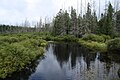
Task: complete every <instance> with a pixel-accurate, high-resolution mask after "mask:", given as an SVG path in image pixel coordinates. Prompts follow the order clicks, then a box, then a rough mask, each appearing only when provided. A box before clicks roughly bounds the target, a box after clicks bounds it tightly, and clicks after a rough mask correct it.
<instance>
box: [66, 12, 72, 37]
mask: <svg viewBox="0 0 120 80" xmlns="http://www.w3.org/2000/svg"><path fill="white" fill-rule="evenodd" d="M64 21H65V24H64V25H65V34H67V35H68V34H70V28H71V26H70V16H69V13H67V11H65V13H64Z"/></svg>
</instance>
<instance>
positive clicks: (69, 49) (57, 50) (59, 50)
mask: <svg viewBox="0 0 120 80" xmlns="http://www.w3.org/2000/svg"><path fill="white" fill-rule="evenodd" d="M53 50H54V54H55V55H56V57H57V60H58V61H59V63H60V65H61V66H62V63H64V62H68V60H69V58H71V67H72V68H73V67H74V66H76V59H77V57H83V59H84V61H85V62H86V64H87V68H88V69H89V67H90V62H91V61H95V57H96V54H89V51H88V50H87V49H85V48H83V47H81V46H79V45H78V44H56V45H55V46H54V48H53Z"/></svg>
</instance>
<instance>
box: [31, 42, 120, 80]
mask: <svg viewBox="0 0 120 80" xmlns="http://www.w3.org/2000/svg"><path fill="white" fill-rule="evenodd" d="M54 47H56V46H55V45H53V44H50V45H49V47H48V50H47V51H46V54H45V56H46V57H45V59H44V60H42V61H41V62H40V63H39V65H38V67H37V68H36V72H35V73H33V74H32V75H31V76H30V77H29V80H111V79H113V78H118V75H117V70H118V67H119V66H118V64H117V63H114V62H111V63H106V62H101V61H100V60H99V57H100V54H99V53H97V54H95V55H96V56H95V57H93V56H92V57H90V56H91V55H88V54H87V57H86V58H85V55H84V53H83V55H80V56H75V63H76V64H75V66H72V63H73V62H72V61H73V60H72V58H73V56H74V55H73V54H74V52H72V51H71V52H69V53H68V54H69V59H68V60H67V61H64V60H63V61H59V60H60V59H59V60H58V59H57V58H58V56H59V55H58V54H56V55H55V53H54V49H55V48H54ZM59 47H60V46H59ZM70 49H71V48H70ZM57 50H60V51H58V52H59V54H60V53H61V54H62V53H64V50H66V49H64V47H62V50H63V51H62V50H61V49H57ZM78 50H79V49H78ZM75 52H76V51H75ZM78 52H79V51H78ZM79 54H82V53H79ZM91 54H92V53H91ZM88 58H89V59H88ZM91 58H94V59H93V60H91Z"/></svg>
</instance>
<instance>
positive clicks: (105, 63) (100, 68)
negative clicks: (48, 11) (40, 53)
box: [53, 44, 120, 79]
mask: <svg viewBox="0 0 120 80" xmlns="http://www.w3.org/2000/svg"><path fill="white" fill-rule="evenodd" d="M53 51H54V52H53V54H54V55H55V56H56V58H57V60H58V62H59V63H60V65H61V68H62V67H63V66H64V65H65V64H66V65H67V64H70V65H69V67H71V68H72V69H74V68H76V69H74V70H75V71H76V72H77V73H76V75H78V76H80V74H81V75H82V77H83V75H84V76H85V75H88V73H89V75H88V76H90V75H92V74H93V76H94V78H97V77H99V78H102V79H104V77H103V76H109V75H111V74H112V77H114V76H116V74H114V73H115V72H116V70H117V67H116V64H115V63H117V62H120V58H118V57H119V56H118V55H115V54H114V55H113V54H106V53H102V54H99V55H98V54H97V53H90V51H89V50H87V49H86V48H83V47H81V46H79V45H78V44H55V45H54V47H53ZM78 59H79V60H80V62H79V61H78ZM81 60H83V64H82V63H81V62H82V61H81ZM78 64H79V65H78ZM70 70H71V69H70ZM95 75H96V76H97V77H95ZM80 77H81V76H80ZM83 78H84V77H83Z"/></svg>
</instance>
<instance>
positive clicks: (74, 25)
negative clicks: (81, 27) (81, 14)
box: [71, 7, 78, 36]
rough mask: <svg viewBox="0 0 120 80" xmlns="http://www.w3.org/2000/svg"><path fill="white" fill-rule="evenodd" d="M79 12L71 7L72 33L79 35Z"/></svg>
mask: <svg viewBox="0 0 120 80" xmlns="http://www.w3.org/2000/svg"><path fill="white" fill-rule="evenodd" d="M77 31H78V30H77V14H76V10H75V9H73V7H71V34H72V35H74V36H77Z"/></svg>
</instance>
